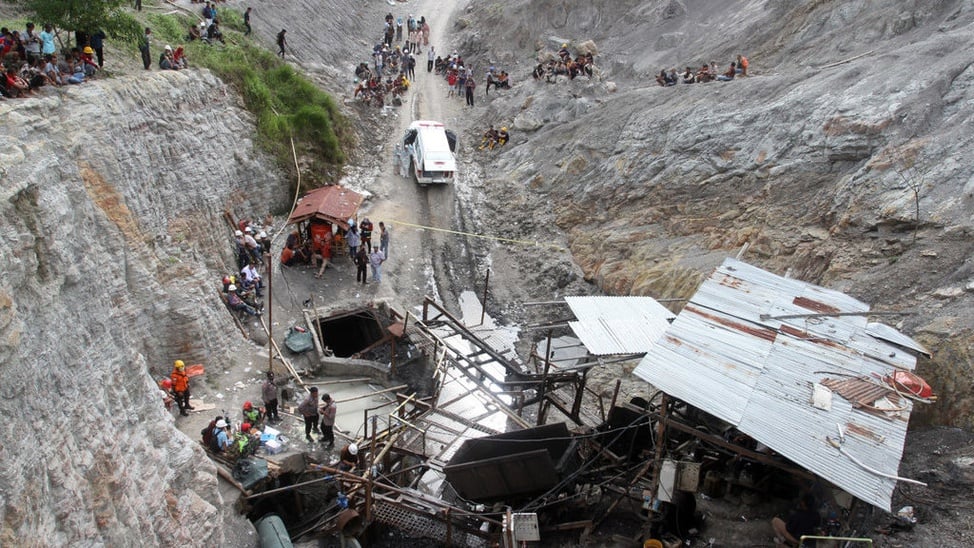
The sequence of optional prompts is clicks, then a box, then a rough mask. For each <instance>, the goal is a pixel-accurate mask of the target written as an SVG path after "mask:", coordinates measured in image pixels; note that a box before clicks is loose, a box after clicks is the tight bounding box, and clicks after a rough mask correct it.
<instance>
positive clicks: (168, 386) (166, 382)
mask: <svg viewBox="0 0 974 548" xmlns="http://www.w3.org/2000/svg"><path fill="white" fill-rule="evenodd" d="M159 386H161V387H162V389H163V390H172V381H171V380H170V379H169V377H166V378H164V379H162V380H161V381H159Z"/></svg>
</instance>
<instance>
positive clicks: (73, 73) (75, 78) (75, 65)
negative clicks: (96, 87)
mask: <svg viewBox="0 0 974 548" xmlns="http://www.w3.org/2000/svg"><path fill="white" fill-rule="evenodd" d="M68 67H69V69H70V70H69V71H68V72H67V73H66V74H69V75H70V76H68V83H69V84H83V83H85V66H84V63H83V62H81V61H80V60H79V59H77V58H74V57H72V58H71V61H70V62H69V63H68Z"/></svg>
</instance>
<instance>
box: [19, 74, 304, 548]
mask: <svg viewBox="0 0 974 548" xmlns="http://www.w3.org/2000/svg"><path fill="white" fill-rule="evenodd" d="M0 129H2V134H4V135H5V136H6V137H7V138H6V139H5V140H4V144H3V146H2V147H0V180H2V185H0V194H2V199H0V233H2V234H3V237H2V238H0V257H3V270H2V276H0V378H3V382H2V383H0V414H2V415H3V417H4V420H5V426H6V428H5V432H6V434H5V435H4V440H3V442H2V443H0V518H2V520H0V522H2V528H0V545H10V546H14V545H20V544H22V543H23V542H24V541H25V540H26V539H31V540H33V541H36V542H37V543H38V544H40V545H60V546H64V545H78V544H86V545H108V546H131V545H140V544H148V545H170V546H171V545H183V544H192V545H209V546H218V545H222V544H224V537H223V535H224V533H223V532H222V531H221V530H222V529H224V527H223V525H224V524H225V523H227V522H230V523H236V524H240V523H242V522H241V521H238V520H241V519H242V518H239V517H237V516H232V515H224V514H223V512H224V509H223V508H222V500H221V496H220V494H219V492H218V490H217V481H216V476H215V470H214V468H213V465H212V464H211V463H210V461H209V460H208V459H207V457H206V456H205V455H204V453H203V452H202V450H201V449H200V448H199V446H198V444H197V443H196V440H191V439H189V438H187V437H186V436H184V435H182V434H180V433H179V432H178V431H177V430H175V429H174V428H173V427H172V417H171V415H169V413H167V412H166V411H165V409H164V407H163V405H162V403H161V399H160V398H159V394H158V390H157V389H156V388H155V386H154V384H153V380H152V379H153V378H156V379H158V378H159V377H161V376H163V375H166V374H168V373H169V371H170V368H171V365H172V361H173V359H176V358H179V359H183V360H185V361H186V362H187V363H196V362H200V363H204V364H206V365H207V366H208V367H210V368H217V367H219V366H220V365H221V363H224V361H225V360H226V358H227V352H228V350H227V348H228V347H229V344H230V342H231V340H237V339H239V332H238V331H237V330H236V329H235V328H234V327H233V325H232V323H230V317H229V315H228V314H227V313H226V311H225V310H224V309H223V307H222V305H221V304H220V303H219V301H218V300H217V299H216V291H217V288H218V280H219V277H220V276H221V272H225V271H226V270H225V269H226V268H233V266H232V265H233V264H234V263H233V257H232V254H231V246H230V243H231V232H230V228H229V226H228V225H227V224H226V223H225V222H224V221H223V219H222V215H223V212H224V211H225V210H230V211H232V212H233V213H234V214H235V215H247V216H257V215H259V216H263V215H265V214H266V213H267V212H269V211H271V210H273V209H274V208H278V209H280V208H283V207H286V206H287V205H289V204H282V203H278V202H279V201H280V200H281V199H283V201H285V202H286V201H287V190H286V181H284V180H282V177H281V175H280V174H279V173H278V170H277V169H276V167H275V166H274V164H273V163H272V162H271V161H270V160H269V159H268V158H267V157H265V155H264V154H262V153H260V152H258V151H256V150H255V149H254V144H253V139H252V136H253V134H254V131H255V128H254V122H253V120H252V119H251V117H250V115H249V114H248V113H247V112H246V111H244V110H243V109H242V108H241V104H240V102H239V98H237V97H236V96H235V95H234V94H233V93H231V92H230V91H229V90H227V89H226V87H225V86H224V85H223V84H222V83H221V82H220V81H219V80H218V79H217V78H215V77H214V76H213V75H212V74H210V73H209V72H207V71H198V70H194V71H183V72H165V73H163V72H155V71H153V72H151V73H145V74H144V75H142V76H140V77H122V78H115V79H111V80H104V81H95V82H90V83H86V84H84V85H83V86H77V87H70V88H63V89H62V90H57V91H55V90H45V93H43V94H42V96H41V97H40V98H36V99H27V100H18V101H5V102H0ZM227 529H230V528H229V527H228V528H227Z"/></svg>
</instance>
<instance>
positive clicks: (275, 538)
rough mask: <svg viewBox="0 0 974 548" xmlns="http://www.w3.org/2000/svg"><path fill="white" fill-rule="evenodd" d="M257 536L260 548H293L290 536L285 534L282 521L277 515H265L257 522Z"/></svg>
mask: <svg viewBox="0 0 974 548" xmlns="http://www.w3.org/2000/svg"><path fill="white" fill-rule="evenodd" d="M254 525H255V526H256V527H257V535H259V536H260V548H293V547H294V545H293V544H291V535H288V534H287V528H286V527H284V521H282V520H281V516H278V515H277V514H267V515H266V516H264V517H262V518H260V519H259V520H257V521H256V522H255V523H254Z"/></svg>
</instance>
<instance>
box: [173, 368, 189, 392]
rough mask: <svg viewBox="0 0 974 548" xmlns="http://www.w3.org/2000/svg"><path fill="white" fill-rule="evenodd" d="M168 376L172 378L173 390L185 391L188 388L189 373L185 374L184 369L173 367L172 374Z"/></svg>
mask: <svg viewBox="0 0 974 548" xmlns="http://www.w3.org/2000/svg"><path fill="white" fill-rule="evenodd" d="M169 377H170V378H171V379H172V389H173V391H175V392H185V391H187V390H189V375H187V374H186V371H185V370H183V371H180V370H179V369H173V370H172V375H170V376H169Z"/></svg>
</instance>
